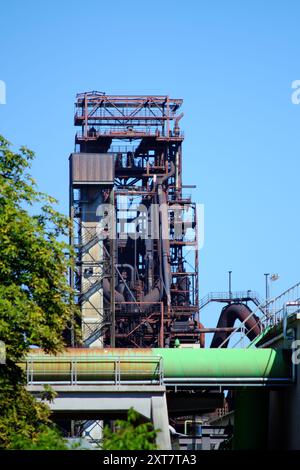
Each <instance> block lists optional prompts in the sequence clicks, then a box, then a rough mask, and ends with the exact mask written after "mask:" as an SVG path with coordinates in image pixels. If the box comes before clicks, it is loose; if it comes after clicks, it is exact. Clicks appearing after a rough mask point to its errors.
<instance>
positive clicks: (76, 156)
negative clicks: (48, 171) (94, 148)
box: [70, 153, 115, 184]
mask: <svg viewBox="0 0 300 470" xmlns="http://www.w3.org/2000/svg"><path fill="white" fill-rule="evenodd" d="M70 172H71V181H72V182H73V183H82V184H84V183H111V184H113V181H114V176H115V164H114V155H113V154H111V153H72V154H71V155H70Z"/></svg>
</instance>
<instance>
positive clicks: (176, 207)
mask: <svg viewBox="0 0 300 470" xmlns="http://www.w3.org/2000/svg"><path fill="white" fill-rule="evenodd" d="M181 105H182V100H181V99H171V98H169V96H115V95H106V94H104V93H100V92H87V93H80V94H78V95H77V97H76V102H75V117H74V124H75V126H77V127H80V131H79V132H77V133H76V137H75V152H74V153H73V154H71V156H70V216H71V218H72V220H73V225H74V231H73V233H74V235H72V237H71V244H72V245H73V246H74V248H75V251H76V269H75V271H74V272H72V273H71V284H72V285H73V286H74V287H75V288H76V289H77V291H78V302H79V304H80V306H81V311H82V326H83V339H84V343H85V345H86V346H98V347H99V346H100V347H102V346H108V345H110V346H112V347H114V346H117V347H168V346H173V345H174V342H175V340H176V339H179V340H180V341H181V343H201V346H203V338H204V336H203V335H201V334H200V333H201V324H199V322H198V310H199V305H198V304H199V299H198V248H197V245H198V239H197V211H196V204H195V203H193V202H192V199H191V196H190V195H189V194H188V195H187V194H184V190H185V189H187V188H191V186H183V184H182V142H183V139H184V136H183V133H182V132H181V130H180V125H179V124H180V120H181V118H182V117H183V113H181V112H180V108H181Z"/></svg>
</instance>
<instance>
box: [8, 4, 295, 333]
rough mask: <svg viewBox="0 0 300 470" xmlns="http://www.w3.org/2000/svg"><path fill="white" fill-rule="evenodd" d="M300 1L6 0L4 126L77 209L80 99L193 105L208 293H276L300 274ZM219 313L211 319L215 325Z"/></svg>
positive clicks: (193, 160)
mask: <svg viewBox="0 0 300 470" xmlns="http://www.w3.org/2000/svg"><path fill="white" fill-rule="evenodd" d="M299 15H300V3H299V2H298V1H293V0H290V1H289V2H284V1H271V0H269V1H264V2H262V1H258V0H256V1H255V0H253V1H250V0H248V1H244V2H241V1H233V0H227V1H226V2H225V1H223V0H219V1H209V0H206V1H198V0H187V1H185V2H182V1H179V0H172V1H169V0H165V1H158V0H152V1H148V2H142V1H135V0H132V1H131V0H127V1H121V0H114V1H111V2H107V1H105V2H104V1H101V0H98V1H92V0H86V1H84V2H82V1H77V0H73V1H57V0H52V1H51V2H50V1H48V2H41V1H37V0H36V1H34V0H27V1H24V2H21V1H17V0H10V1H6V2H3V4H2V6H1V14H0V58H1V68H0V79H1V80H4V81H5V82H6V86H7V104H6V105H0V132H1V133H2V134H4V136H5V137H7V138H8V139H9V140H10V141H11V142H13V143H15V144H16V145H17V146H18V145H21V144H26V145H27V146H28V147H30V148H31V149H33V150H35V151H36V153H37V159H36V161H35V163H34V167H33V174H34V177H35V178H36V179H37V181H38V183H39V187H40V189H42V190H44V191H46V192H48V193H50V194H51V195H53V196H55V197H57V198H58V199H59V201H60V209H61V210H62V211H64V212H66V213H67V211H68V155H69V153H70V152H71V151H72V150H73V145H74V132H75V130H74V128H73V103H74V98H75V94H76V93H77V92H82V91H89V90H99V91H105V92H106V93H107V94H156V93H157V94H169V95H171V96H172V97H174V98H175V97H176V98H183V99H184V112H185V117H184V119H183V121H182V127H183V129H184V131H185V135H186V140H185V142H184V165H185V166H184V180H185V181H184V182H185V183H186V184H194V183H195V184H197V191H195V199H196V200H197V201H198V202H202V203H204V204H205V212H206V218H205V246H204V249H203V250H202V251H201V253H200V273H201V277H200V289H201V291H200V296H203V295H205V294H206V293H207V292H209V291H214V290H225V289H226V288H227V271H228V270H229V269H231V270H232V271H233V288H234V289H236V290H239V289H254V290H258V291H260V292H261V294H262V295H263V292H264V276H263V274H264V272H278V273H279V274H280V280H279V281H277V282H276V283H274V285H272V293H274V294H275V293H277V292H280V291H282V290H283V289H285V288H287V287H289V286H290V285H291V284H292V283H295V282H297V281H298V280H299V279H300V275H299V231H300V217H299V174H300V171H299V170H300V164H299V151H300V139H299V129H300V105H298V106H296V105H294V104H292V102H291V93H292V90H291V83H292V81H293V80H296V79H300V70H299V46H300V28H299ZM218 311H219V308H217V306H214V307H212V308H211V309H210V310H208V311H207V312H206V313H204V314H203V317H202V320H203V322H204V323H205V325H207V326H213V325H214V323H215V321H216V318H217V312H218Z"/></svg>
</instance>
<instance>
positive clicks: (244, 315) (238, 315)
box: [210, 303, 262, 348]
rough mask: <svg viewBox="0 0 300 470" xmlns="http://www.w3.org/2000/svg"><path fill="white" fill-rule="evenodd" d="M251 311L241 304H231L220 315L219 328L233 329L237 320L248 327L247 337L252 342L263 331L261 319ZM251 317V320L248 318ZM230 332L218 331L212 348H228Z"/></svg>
mask: <svg viewBox="0 0 300 470" xmlns="http://www.w3.org/2000/svg"><path fill="white" fill-rule="evenodd" d="M251 313H252V311H251V309H250V308H249V307H248V306H247V305H245V304H241V303H234V304H229V305H227V306H226V307H224V308H223V310H222V313H221V315H220V318H219V321H218V325H217V328H232V327H233V326H234V324H235V322H236V320H240V321H241V322H242V323H244V325H245V327H246V335H247V336H248V338H249V339H250V340H251V341H252V340H253V339H254V338H256V336H258V335H259V334H260V333H261V331H262V327H261V323H260V321H259V318H258V317H257V316H256V315H254V314H252V315H251ZM248 317H249V318H248ZM229 335H230V332H228V331H217V332H216V333H215V334H214V337H213V339H212V342H211V346H210V347H211V348H218V347H220V346H221V345H222V348H227V346H228V341H226V340H227V338H228V337H229Z"/></svg>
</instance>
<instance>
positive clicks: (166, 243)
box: [157, 162, 175, 305]
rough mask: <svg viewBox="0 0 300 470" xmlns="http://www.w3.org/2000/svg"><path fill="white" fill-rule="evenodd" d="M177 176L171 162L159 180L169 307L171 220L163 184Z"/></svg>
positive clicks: (158, 191)
mask: <svg viewBox="0 0 300 470" xmlns="http://www.w3.org/2000/svg"><path fill="white" fill-rule="evenodd" d="M174 174H175V165H174V163H173V162H170V171H169V173H167V174H166V175H165V176H163V177H162V178H159V179H158V190H157V195H158V204H159V212H160V227H161V251H162V252H161V256H162V266H163V281H164V288H165V291H166V295H167V300H168V305H171V268H170V260H169V256H170V240H169V233H170V232H169V225H168V224H169V219H168V207H167V195H166V193H165V191H164V190H163V187H162V185H163V183H164V182H165V181H167V180H168V179H169V178H170V177H171V176H173V175H174Z"/></svg>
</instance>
